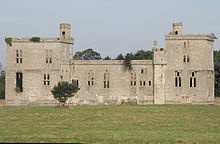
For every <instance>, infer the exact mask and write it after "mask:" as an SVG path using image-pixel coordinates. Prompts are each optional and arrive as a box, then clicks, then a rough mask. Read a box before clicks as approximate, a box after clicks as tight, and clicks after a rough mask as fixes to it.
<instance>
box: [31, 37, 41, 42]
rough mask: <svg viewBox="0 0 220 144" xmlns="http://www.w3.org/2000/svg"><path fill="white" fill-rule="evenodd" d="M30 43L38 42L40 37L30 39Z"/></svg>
mask: <svg viewBox="0 0 220 144" xmlns="http://www.w3.org/2000/svg"><path fill="white" fill-rule="evenodd" d="M30 41H32V42H40V37H32V38H31V39H30Z"/></svg>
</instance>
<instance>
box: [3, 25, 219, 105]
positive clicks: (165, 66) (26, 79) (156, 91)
mask: <svg viewBox="0 0 220 144" xmlns="http://www.w3.org/2000/svg"><path fill="white" fill-rule="evenodd" d="M70 27H71V26H70V24H60V37H59V38H40V41H38V42H33V41H30V38H21V39H18V38H12V41H11V45H10V44H7V66H6V67H7V68H6V97H5V102H6V104H8V105H54V104H56V103H57V100H55V99H54V97H53V95H52V94H51V89H52V88H53V87H54V86H55V85H57V84H58V82H59V81H68V82H70V83H74V84H76V85H78V87H79V88H80V90H79V91H78V92H77V94H76V95H75V96H74V97H73V98H71V99H70V100H69V103H72V104H89V105H93V104H121V103H122V102H127V101H136V102H137V103H138V104H185V103H190V104H213V101H214V64H213V42H214V39H215V36H214V35H212V34H211V35H207V34H196V35H193V34H182V23H181V22H178V23H174V24H173V30H172V31H171V32H170V33H169V34H167V35H165V41H166V47H165V49H161V48H157V42H156V41H154V46H153V53H154V57H153V60H132V62H131V63H132V66H133V69H132V70H131V71H129V70H126V71H125V70H124V66H123V61H122V60H74V59H73V45H74V39H73V38H72V37H71V35H70Z"/></svg>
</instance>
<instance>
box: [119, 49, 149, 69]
mask: <svg viewBox="0 0 220 144" xmlns="http://www.w3.org/2000/svg"><path fill="white" fill-rule="evenodd" d="M119 56H120V58H122V56H123V55H122V56H121V55H119ZM119 56H118V57H119ZM147 59H148V60H152V59H153V52H152V51H144V50H139V51H137V52H136V53H134V54H132V53H127V54H126V55H125V57H124V59H123V65H124V68H125V69H127V70H131V69H132V64H131V60H147Z"/></svg>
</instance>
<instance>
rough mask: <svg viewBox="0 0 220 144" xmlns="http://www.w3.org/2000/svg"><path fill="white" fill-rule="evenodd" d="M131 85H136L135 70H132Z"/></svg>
mask: <svg viewBox="0 0 220 144" xmlns="http://www.w3.org/2000/svg"><path fill="white" fill-rule="evenodd" d="M130 84H131V86H136V73H135V72H131V82H130Z"/></svg>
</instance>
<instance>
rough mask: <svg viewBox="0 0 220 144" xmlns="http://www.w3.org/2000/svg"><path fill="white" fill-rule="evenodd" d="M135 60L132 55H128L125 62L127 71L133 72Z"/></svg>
mask: <svg viewBox="0 0 220 144" xmlns="http://www.w3.org/2000/svg"><path fill="white" fill-rule="evenodd" d="M132 59H133V54H132V53H127V54H126V56H125V57H124V60H123V65H124V69H125V70H132V64H131V60H132Z"/></svg>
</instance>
